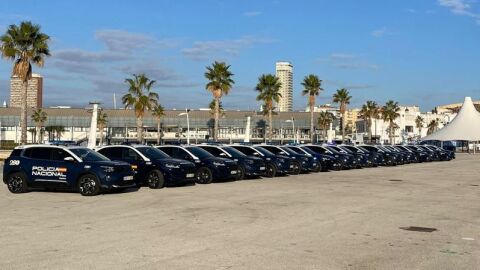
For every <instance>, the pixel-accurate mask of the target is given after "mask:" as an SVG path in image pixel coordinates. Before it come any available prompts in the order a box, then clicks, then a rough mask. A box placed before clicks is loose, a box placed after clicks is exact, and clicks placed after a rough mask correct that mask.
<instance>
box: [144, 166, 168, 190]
mask: <svg viewBox="0 0 480 270" xmlns="http://www.w3.org/2000/svg"><path fill="white" fill-rule="evenodd" d="M146 182H147V186H148V187H149V188H151V189H159V188H163V187H164V186H165V178H164V177H163V173H162V172H161V171H159V170H151V171H150V172H148V174H147V179H146Z"/></svg>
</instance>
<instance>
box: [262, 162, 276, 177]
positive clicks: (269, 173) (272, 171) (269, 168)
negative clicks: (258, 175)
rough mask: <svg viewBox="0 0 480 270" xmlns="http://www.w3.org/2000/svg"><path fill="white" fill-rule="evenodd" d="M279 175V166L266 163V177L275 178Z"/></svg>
mask: <svg viewBox="0 0 480 270" xmlns="http://www.w3.org/2000/svg"><path fill="white" fill-rule="evenodd" d="M276 175H277V167H276V166H275V165H274V164H272V163H267V164H266V165H265V175H264V176H265V177H267V178H273V177H275V176H276Z"/></svg>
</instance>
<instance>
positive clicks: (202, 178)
mask: <svg viewBox="0 0 480 270" xmlns="http://www.w3.org/2000/svg"><path fill="white" fill-rule="evenodd" d="M212 181H213V176H212V171H210V169H209V168H206V167H201V168H199V169H198V170H197V183H198V184H210V183H212Z"/></svg>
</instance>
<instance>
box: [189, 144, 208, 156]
mask: <svg viewBox="0 0 480 270" xmlns="http://www.w3.org/2000/svg"><path fill="white" fill-rule="evenodd" d="M186 148H187V150H188V151H190V152H192V154H194V155H195V156H197V157H199V158H209V157H212V154H210V153H209V152H207V151H205V150H203V149H202V148H200V147H195V146H189V147H186Z"/></svg>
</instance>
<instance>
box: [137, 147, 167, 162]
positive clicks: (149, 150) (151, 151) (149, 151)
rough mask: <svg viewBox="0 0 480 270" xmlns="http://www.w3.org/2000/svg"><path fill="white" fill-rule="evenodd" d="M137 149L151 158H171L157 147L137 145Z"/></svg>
mask: <svg viewBox="0 0 480 270" xmlns="http://www.w3.org/2000/svg"><path fill="white" fill-rule="evenodd" d="M137 150H138V151H139V152H140V153H142V154H143V155H144V156H146V157H147V158H150V159H164V158H169V156H168V155H167V154H165V153H164V152H162V151H160V150H158V149H157V148H154V147H150V146H145V147H137Z"/></svg>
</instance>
